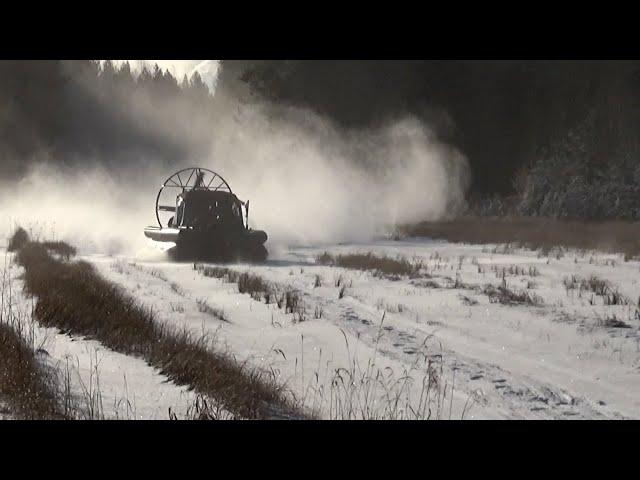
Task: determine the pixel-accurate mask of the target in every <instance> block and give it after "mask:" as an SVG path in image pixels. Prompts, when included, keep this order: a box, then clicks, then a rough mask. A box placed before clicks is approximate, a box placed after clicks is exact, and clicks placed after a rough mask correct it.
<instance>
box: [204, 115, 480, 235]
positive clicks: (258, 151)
mask: <svg viewBox="0 0 640 480" xmlns="http://www.w3.org/2000/svg"><path fill="white" fill-rule="evenodd" d="M270 108H271V107H264V106H263V107H258V106H255V105H254V106H247V107H244V108H240V109H237V108H236V111H235V112H234V114H233V115H225V116H223V118H224V120H223V121H220V122H218V125H216V127H215V128H214V130H213V131H214V137H213V140H214V141H213V147H212V151H211V155H210V158H209V159H208V161H207V166H209V167H210V168H213V169H214V170H217V171H219V173H220V174H221V175H223V176H224V177H225V178H227V180H228V181H229V182H230V184H231V186H232V188H233V190H234V192H235V193H236V194H237V195H239V196H240V197H242V198H243V199H247V198H250V199H251V208H250V218H251V223H253V224H255V226H256V227H257V228H264V229H265V230H267V231H268V233H269V235H270V237H271V239H272V240H271V242H270V243H271V244H274V243H278V244H280V243H283V244H291V243H297V244H305V243H325V242H327V243H330V242H345V241H351V240H354V241H355V240H366V239H371V238H372V237H373V236H374V235H376V234H380V233H384V232H386V231H388V229H389V227H393V226H394V225H397V224H402V223H409V222H417V221H421V220H436V219H440V218H443V217H444V216H446V215H447V214H451V213H455V212H456V211H457V209H459V208H460V207H461V206H462V205H463V203H464V193H465V190H466V188H467V186H468V184H469V169H468V164H467V161H466V159H465V158H464V157H463V156H462V155H461V154H460V152H458V151H457V150H455V149H454V148H452V147H450V146H447V145H445V144H443V143H440V142H439V141H438V140H437V138H435V136H434V134H433V133H432V132H431V131H430V130H429V128H428V127H426V126H425V125H423V124H421V123H420V122H419V121H417V120H416V119H414V118H405V119H403V120H400V121H397V122H394V123H390V124H388V125H387V126H385V127H383V128H380V129H377V130H374V131H359V132H355V133H354V132H350V133H345V132H341V131H339V130H338V129H337V128H335V127H334V126H333V125H332V124H330V123H329V122H327V121H325V120H323V119H322V118H320V117H318V116H316V115H314V114H312V113H310V112H309V111H307V110H297V109H290V108H284V109H283V108H276V109H275V111H269V110H270Z"/></svg>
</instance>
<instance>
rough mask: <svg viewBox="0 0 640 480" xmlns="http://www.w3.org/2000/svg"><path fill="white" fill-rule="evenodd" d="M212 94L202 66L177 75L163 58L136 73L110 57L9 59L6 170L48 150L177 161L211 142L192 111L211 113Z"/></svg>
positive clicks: (4, 77)
mask: <svg viewBox="0 0 640 480" xmlns="http://www.w3.org/2000/svg"><path fill="white" fill-rule="evenodd" d="M211 100H212V97H211V95H210V92H209V90H208V87H207V86H206V85H205V83H204V82H203V81H202V79H201V78H200V76H199V75H198V74H197V73H195V74H194V75H193V76H192V77H191V78H187V77H186V76H185V77H184V78H182V79H176V78H174V77H173V76H172V75H171V74H170V73H169V72H165V71H162V70H161V69H160V68H159V67H158V66H157V65H156V66H155V67H152V68H144V69H143V70H142V71H141V72H140V73H139V74H137V75H136V74H134V73H133V72H132V71H131V67H130V65H129V64H128V63H124V64H122V65H121V66H120V67H118V68H116V67H115V66H114V64H113V63H112V62H110V61H106V62H104V63H103V64H102V65H100V63H99V62H98V61H89V60H87V61H78V60H74V61H62V60H51V61H41V60H40V61H1V62H0V174H1V175H3V176H4V177H12V176H17V175H20V174H21V173H23V172H24V169H25V168H26V166H27V165H28V164H29V163H30V162H31V161H33V160H34V159H37V158H40V157H42V158H46V159H47V160H49V161H56V162H64V163H70V164H73V163H74V162H87V161H95V162H100V163H104V164H106V165H115V164H118V163H120V162H122V161H123V157H128V156H129V157H130V156H131V155H138V156H140V155H144V156H146V157H150V158H158V160H159V161H165V162H172V161H174V160H176V159H178V158H180V157H183V156H185V155H189V154H192V153H193V152H192V151H193V150H197V149H198V148H199V147H200V146H201V145H202V144H203V143H204V142H205V141H206V138H205V137H204V136H202V135H200V136H199V134H200V133H201V132H198V131H192V132H190V130H189V129H188V128H185V126H186V125H189V121H188V120H187V119H186V118H185V116H184V113H185V112H189V114H190V115H191V114H193V112H197V114H198V115H201V116H204V117H207V116H211V115H213V109H212V101H211Z"/></svg>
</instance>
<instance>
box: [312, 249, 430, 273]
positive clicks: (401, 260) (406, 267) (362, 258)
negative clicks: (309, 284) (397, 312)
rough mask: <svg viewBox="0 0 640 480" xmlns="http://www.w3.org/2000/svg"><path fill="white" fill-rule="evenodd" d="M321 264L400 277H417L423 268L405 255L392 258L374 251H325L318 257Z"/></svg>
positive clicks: (317, 259)
mask: <svg viewBox="0 0 640 480" xmlns="http://www.w3.org/2000/svg"><path fill="white" fill-rule="evenodd" d="M316 263H317V264H319V265H329V266H335V267H342V268H348V269H352V270H370V271H373V272H374V273H375V275H377V276H386V277H391V278H399V277H403V276H409V277H415V276H417V275H418V272H419V271H420V269H421V268H422V264H420V263H411V262H410V261H409V260H407V259H406V258H405V257H402V256H400V257H398V258H391V257H387V256H377V255H375V254H373V253H372V252H369V253H365V254H358V253H354V254H347V255H331V254H330V253H328V252H324V253H322V254H321V255H318V256H317V257H316Z"/></svg>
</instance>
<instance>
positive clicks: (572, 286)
mask: <svg viewBox="0 0 640 480" xmlns="http://www.w3.org/2000/svg"><path fill="white" fill-rule="evenodd" d="M562 283H563V285H564V288H565V290H566V291H567V295H568V294H569V292H571V291H574V290H576V291H577V292H578V297H582V295H583V293H584V292H588V293H592V296H591V298H590V299H589V303H590V304H591V305H594V304H595V298H594V295H595V296H596V297H601V298H602V302H603V304H604V305H607V306H612V305H631V303H632V302H631V300H630V299H629V298H627V297H626V296H624V295H623V294H621V293H620V292H619V291H618V289H617V288H614V287H613V286H612V285H611V283H610V282H609V281H607V280H604V279H602V278H600V277H598V276H596V275H591V276H590V277H589V278H582V277H579V276H577V275H571V276H570V277H565V278H564V279H563V281H562Z"/></svg>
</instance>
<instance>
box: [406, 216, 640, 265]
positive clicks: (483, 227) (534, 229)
mask: <svg viewBox="0 0 640 480" xmlns="http://www.w3.org/2000/svg"><path fill="white" fill-rule="evenodd" d="M402 232H403V234H405V235H409V236H424V237H430V238H436V239H443V240H448V241H451V242H459V243H478V244H487V243H489V244H493V243H499V244H509V243H516V244H518V245H520V246H524V247H528V248H532V249H545V250H546V251H551V250H552V249H553V248H554V247H557V246H560V245H562V246H564V247H570V248H577V249H584V250H590V249H594V250H595V249H597V250H604V251H609V252H615V253H624V254H625V255H626V257H627V258H632V257H634V256H637V255H639V254H640V223H631V222H623V221H607V222H575V221H571V222H564V221H560V220H551V219H544V218H526V217H516V218H509V217H504V218H495V217H494V218H491V217H486V218H480V217H462V218H458V219H456V220H452V221H447V222H423V223H420V224H417V225H410V226H404V227H402Z"/></svg>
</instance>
